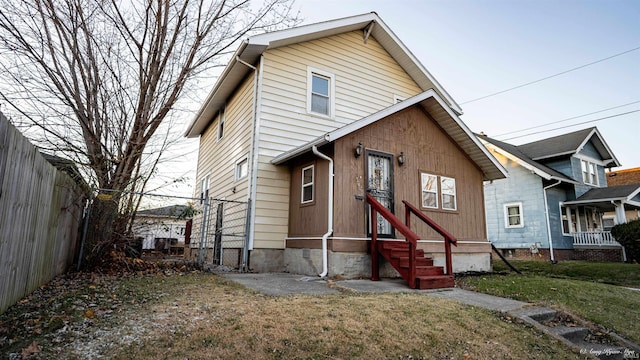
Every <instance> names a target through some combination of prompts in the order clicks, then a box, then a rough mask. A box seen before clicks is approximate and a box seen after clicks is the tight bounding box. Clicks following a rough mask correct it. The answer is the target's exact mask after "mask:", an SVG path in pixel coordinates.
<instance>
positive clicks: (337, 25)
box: [248, 12, 382, 48]
mask: <svg viewBox="0 0 640 360" xmlns="http://www.w3.org/2000/svg"><path fill="white" fill-rule="evenodd" d="M371 21H376V22H382V21H381V20H380V18H379V17H378V15H376V13H373V12H371V13H366V14H360V15H354V16H350V17H346V18H341V19H334V20H327V21H322V22H319V23H314V24H309V25H302V26H298V27H294V28H291V29H285V30H280V31H274V32H270V33H264V34H259V35H254V36H251V37H250V38H249V39H248V42H249V44H252V45H254V44H255V45H264V46H268V47H270V48H271V47H278V46H285V45H289V44H294V43H298V42H300V41H301V40H300V38H304V37H307V36H310V35H311V36H312V37H313V38H322V37H326V36H330V35H331V34H334V33H335V34H338V33H342V32H345V31H350V29H353V30H358V29H361V28H363V27H364V26H366V25H367V24H368V23H370V22H371ZM281 41H284V42H282V43H279V42H281Z"/></svg>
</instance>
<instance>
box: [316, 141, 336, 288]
mask: <svg viewBox="0 0 640 360" xmlns="http://www.w3.org/2000/svg"><path fill="white" fill-rule="evenodd" d="M311 149H312V150H313V153H314V154H316V156H318V157H319V158H322V159H325V160H327V161H328V162H329V196H328V200H327V206H328V211H327V212H328V215H327V220H328V221H327V232H326V233H325V234H324V235H322V273H321V274H319V275H318V276H320V277H321V278H323V277H325V276H327V273H328V272H329V267H328V266H327V262H328V261H327V256H328V255H327V239H328V238H329V236H330V235H331V234H332V233H333V159H331V158H330V157H328V156H327V155H325V154H323V153H321V152H320V151H318V147H317V146H315V145H313V147H312V148H311Z"/></svg>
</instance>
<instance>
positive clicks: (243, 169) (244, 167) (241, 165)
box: [236, 157, 249, 180]
mask: <svg viewBox="0 0 640 360" xmlns="http://www.w3.org/2000/svg"><path fill="white" fill-rule="evenodd" d="M248 172H249V160H248V159H247V157H244V158H243V159H242V160H240V161H238V162H236V180H240V179H242V178H245V177H247V173H248Z"/></svg>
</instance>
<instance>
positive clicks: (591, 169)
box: [581, 160, 598, 185]
mask: <svg viewBox="0 0 640 360" xmlns="http://www.w3.org/2000/svg"><path fill="white" fill-rule="evenodd" d="M581 164H582V182H584V183H585V184H590V185H598V173H597V171H596V170H597V166H596V164H595V163H592V162H590V161H586V160H582V161H581Z"/></svg>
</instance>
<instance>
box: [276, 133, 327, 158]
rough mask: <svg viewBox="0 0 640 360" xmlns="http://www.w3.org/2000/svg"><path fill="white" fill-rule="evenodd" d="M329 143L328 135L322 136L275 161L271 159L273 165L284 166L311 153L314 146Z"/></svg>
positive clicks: (285, 153) (284, 153)
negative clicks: (298, 157) (300, 156)
mask: <svg viewBox="0 0 640 360" xmlns="http://www.w3.org/2000/svg"><path fill="white" fill-rule="evenodd" d="M328 143H329V141H327V140H326V135H323V136H320V137H318V138H316V139H315V140H312V141H311V142H308V143H306V144H303V145H301V146H298V147H296V148H293V149H291V150H289V151H286V152H283V153H282V154H280V155H278V156H276V157H274V158H273V159H271V163H272V164H273V165H281V164H284V163H285V162H287V161H289V160H291V159H293V158H295V157H297V156H299V155H302V154H304V153H306V152H308V151H311V148H313V147H314V146H322V145H325V144H328Z"/></svg>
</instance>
